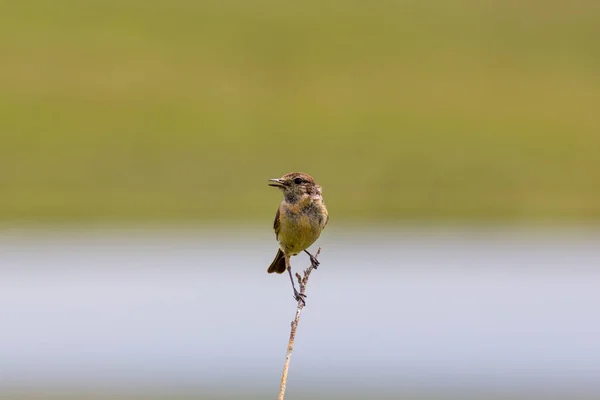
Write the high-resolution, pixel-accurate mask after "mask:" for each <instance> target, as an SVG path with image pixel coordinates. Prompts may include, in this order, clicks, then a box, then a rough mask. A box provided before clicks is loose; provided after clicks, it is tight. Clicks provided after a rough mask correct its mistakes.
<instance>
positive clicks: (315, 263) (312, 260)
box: [304, 250, 321, 269]
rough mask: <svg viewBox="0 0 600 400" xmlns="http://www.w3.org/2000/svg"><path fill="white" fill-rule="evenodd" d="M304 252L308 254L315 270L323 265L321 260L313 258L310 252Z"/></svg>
mask: <svg viewBox="0 0 600 400" xmlns="http://www.w3.org/2000/svg"><path fill="white" fill-rule="evenodd" d="M304 252H305V253H306V254H308V257H310V265H312V267H313V268H314V269H317V268H318V267H319V265H321V263H320V262H319V260H317V258H316V257H315V256H313V255H312V254H310V253H309V252H308V251H306V250H304Z"/></svg>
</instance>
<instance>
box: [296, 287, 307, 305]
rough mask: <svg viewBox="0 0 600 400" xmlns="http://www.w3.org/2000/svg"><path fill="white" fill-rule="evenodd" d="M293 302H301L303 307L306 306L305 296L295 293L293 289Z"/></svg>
mask: <svg viewBox="0 0 600 400" xmlns="http://www.w3.org/2000/svg"><path fill="white" fill-rule="evenodd" d="M294 300H296V301H298V302H300V301H301V302H302V305H303V306H305V305H306V295H305V294H304V293H300V292H299V291H297V290H296V288H294Z"/></svg>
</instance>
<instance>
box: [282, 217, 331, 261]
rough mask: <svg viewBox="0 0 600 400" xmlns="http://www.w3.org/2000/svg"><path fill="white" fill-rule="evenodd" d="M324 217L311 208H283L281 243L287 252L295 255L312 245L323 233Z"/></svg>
mask: <svg viewBox="0 0 600 400" xmlns="http://www.w3.org/2000/svg"><path fill="white" fill-rule="evenodd" d="M321 221H322V217H321V216H320V215H319V214H318V213H317V212H314V210H312V209H311V208H310V207H309V208H302V209H299V208H294V207H288V208H286V209H285V210H281V217H280V227H279V235H278V238H279V243H280V245H281V248H282V250H283V251H284V252H285V253H288V254H291V255H295V254H298V253H300V252H301V251H303V250H305V249H307V248H308V247H310V245H312V244H313V243H314V242H315V241H316V240H317V239H318V238H319V235H320V234H321V230H322V229H323V227H322V222H321Z"/></svg>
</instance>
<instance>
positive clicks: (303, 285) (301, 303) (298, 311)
mask: <svg viewBox="0 0 600 400" xmlns="http://www.w3.org/2000/svg"><path fill="white" fill-rule="evenodd" d="M320 253H321V248H320V247H319V250H317V253H316V254H315V259H317V258H318V257H319V254H320ZM286 261H287V262H289V258H287V259H286ZM288 266H289V265H286V267H288ZM313 269H315V267H314V265H312V263H311V266H310V267H308V268H307V269H305V270H304V276H300V274H299V273H296V278H297V279H298V284H299V285H300V297H299V300H298V307H297V308H296V316H295V317H294V320H293V321H292V329H291V331H290V340H289V342H288V346H287V352H286V353H285V363H284V364H283V373H282V374H281V384H280V386H279V396H278V397H277V400H284V397H285V387H286V383H287V376H288V369H289V368H290V359H291V358H292V351H294V339H295V338H296V329H297V328H298V323H299V322H300V315H301V314H302V309H303V308H304V306H305V303H304V301H303V300H302V297H303V295H304V294H305V292H306V285H307V284H308V277H309V276H310V273H311V272H312V270H313Z"/></svg>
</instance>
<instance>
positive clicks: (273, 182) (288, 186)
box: [267, 172, 329, 301]
mask: <svg viewBox="0 0 600 400" xmlns="http://www.w3.org/2000/svg"><path fill="white" fill-rule="evenodd" d="M269 186H273V187H276V188H279V189H280V190H281V191H282V193H283V201H282V202H281V204H279V208H278V209H277V213H276V214H275V221H274V222H273V229H274V230H275V238H276V240H277V241H278V242H279V249H278V250H277V255H276V256H275V259H274V260H273V262H272V263H271V265H270V266H269V268H268V269H267V272H268V273H269V274H271V273H273V272H275V273H278V274H283V273H284V272H285V271H286V270H287V271H288V273H289V275H290V281H291V282H292V288H293V289H294V299H296V301H300V300H302V301H304V299H303V298H302V297H303V295H301V294H300V293H299V292H298V291H297V290H296V286H295V285H294V279H293V277H292V268H291V264H290V257H292V256H296V255H298V254H299V253H300V252H305V253H306V254H308V256H309V257H310V261H311V264H312V266H313V267H314V268H317V267H318V266H319V261H318V260H317V259H316V258H315V257H314V256H313V255H312V254H311V253H309V252H308V250H307V249H308V248H309V247H310V246H311V245H312V244H313V243H314V242H315V241H316V240H317V239H318V238H319V236H320V235H321V232H322V231H323V229H324V228H325V226H326V225H327V222H329V214H328V213H327V208H326V207H325V202H324V201H323V191H322V189H321V186H319V185H317V184H316V182H315V180H314V179H313V177H312V176H310V175H308V174H305V173H302V172H290V173H288V174H285V175H283V176H282V177H281V178H276V179H269Z"/></svg>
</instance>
